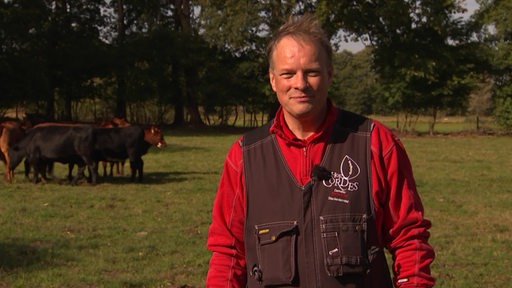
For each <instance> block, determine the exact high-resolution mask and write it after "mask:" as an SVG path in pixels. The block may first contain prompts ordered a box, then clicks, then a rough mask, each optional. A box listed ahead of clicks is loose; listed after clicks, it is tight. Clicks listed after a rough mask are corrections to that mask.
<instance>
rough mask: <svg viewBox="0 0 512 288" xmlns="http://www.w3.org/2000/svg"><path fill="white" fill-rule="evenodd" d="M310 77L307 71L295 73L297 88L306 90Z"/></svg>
mask: <svg viewBox="0 0 512 288" xmlns="http://www.w3.org/2000/svg"><path fill="white" fill-rule="evenodd" d="M308 85H309V83H308V78H307V76H306V74H305V73H302V72H299V73H297V74H295V88H296V89H300V90H304V89H306V87H308Z"/></svg>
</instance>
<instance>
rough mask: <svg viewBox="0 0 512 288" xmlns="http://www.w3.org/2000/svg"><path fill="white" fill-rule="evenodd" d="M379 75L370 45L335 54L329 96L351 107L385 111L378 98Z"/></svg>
mask: <svg viewBox="0 0 512 288" xmlns="http://www.w3.org/2000/svg"><path fill="white" fill-rule="evenodd" d="M377 91H378V79H377V75H376V74H375V73H374V72H373V70H372V65H371V48H365V49H363V50H362V51H360V52H358V53H355V54H354V53H351V52H349V51H343V52H340V53H336V54H335V56H334V76H333V83H332V85H331V88H330V91H329V96H330V97H331V98H332V99H333V100H334V101H335V102H336V103H337V104H339V105H342V106H343V107H344V108H345V109H348V110H350V111H354V112H358V113H362V114H371V113H374V112H375V109H377V110H378V111H380V112H382V111H383V108H381V107H378V105H377V103H376V102H375V101H376V98H377Z"/></svg>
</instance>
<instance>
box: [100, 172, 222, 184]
mask: <svg viewBox="0 0 512 288" xmlns="http://www.w3.org/2000/svg"><path fill="white" fill-rule="evenodd" d="M212 174H218V172H206V171H165V172H163V171H157V172H147V173H144V179H143V180H142V184H149V185H151V184H169V183H180V182H185V181H189V180H191V179H198V178H202V177H204V176H206V175H212ZM97 183H98V184H102V183H110V184H120V185H122V184H134V183H139V182H138V181H137V180H136V181H135V182H132V181H131V178H130V176H129V175H122V176H99V177H98V180H97Z"/></svg>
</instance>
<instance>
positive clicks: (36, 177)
mask: <svg viewBox="0 0 512 288" xmlns="http://www.w3.org/2000/svg"><path fill="white" fill-rule="evenodd" d="M30 165H31V166H32V170H34V176H33V179H32V183H34V184H37V182H39V169H41V163H40V161H31V164H30Z"/></svg>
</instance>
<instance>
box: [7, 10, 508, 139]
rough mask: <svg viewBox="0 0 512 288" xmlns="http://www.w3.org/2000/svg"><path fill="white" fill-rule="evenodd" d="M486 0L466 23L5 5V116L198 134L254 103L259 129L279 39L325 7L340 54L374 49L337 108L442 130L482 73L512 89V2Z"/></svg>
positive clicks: (442, 13) (432, 14)
mask: <svg viewBox="0 0 512 288" xmlns="http://www.w3.org/2000/svg"><path fill="white" fill-rule="evenodd" d="M480 4H481V7H482V9H481V12H480V14H478V15H479V17H478V18H475V19H472V21H463V20H462V19H461V17H460V15H459V14H457V13H460V12H461V11H462V10H463V7H461V6H460V1H458V0H437V1H432V0H408V1H401V0H400V1H398V0H391V1H390V0H372V1H368V0H355V1H354V0H287V1H266V0H259V1H234V0H227V1H219V0H163V1H135V0H111V1H107V0H31V1H27V0H10V1H0V41H1V44H0V45H1V46H0V49H1V50H0V52H1V54H0V94H1V97H2V101H1V102H0V105H1V106H2V107H0V109H7V108H12V107H23V108H24V109H25V110H31V111H35V112H42V113H43V114H45V115H47V116H48V117H49V118H58V119H68V120H71V119H77V118H80V117H82V116H83V114H84V112H83V111H82V110H85V113H87V114H88V115H94V118H96V117H100V118H105V117H109V115H110V116H112V115H117V116H126V117H128V118H130V119H131V120H132V121H137V122H150V121H151V122H172V123H173V124H175V125H194V126H197V125H202V124H203V122H206V123H208V124H210V125H213V124H215V125H231V124H232V123H234V122H235V121H233V119H238V117H239V112H240V109H239V107H243V109H242V111H243V112H244V113H247V114H248V115H251V116H250V118H251V120H250V121H248V123H249V125H254V121H253V120H254V117H255V116H254V115H257V114H261V113H265V114H266V115H267V117H266V119H268V118H270V117H272V116H273V113H274V112H275V109H276V108H277V102H276V99H275V95H274V93H273V92H272V91H271V89H270V87H269V84H268V63H267V59H266V55H265V48H266V43H267V41H268V39H269V37H270V36H271V31H272V30H273V29H275V28H276V27H278V26H279V25H280V24H281V23H282V22H283V21H285V20H286V18H287V17H289V16H290V15H292V14H303V13H313V14H315V15H316V16H317V17H318V18H319V19H320V20H321V22H322V24H323V26H324V28H325V30H326V31H327V32H328V34H329V36H330V37H331V40H332V43H333V44H334V46H335V47H340V45H339V44H341V43H342V41H345V40H347V39H358V40H362V41H363V42H364V43H366V44H367V45H368V48H366V49H364V50H363V51H361V52H358V53H352V52H348V51H338V52H337V53H336V55H335V64H336V66H335V73H334V81H333V86H332V87H331V90H330V95H331V97H332V98H333V99H334V101H335V102H337V103H338V104H340V105H342V106H344V107H345V108H347V109H350V110H353V111H356V112H360V113H365V114H369V113H399V112H401V113H406V114H428V115H431V116H432V118H433V119H434V121H432V123H435V117H436V115H437V112H438V111H439V110H443V111H448V112H450V113H465V112H466V108H467V107H468V103H469V102H468V96H469V95H470V92H471V91H472V90H473V89H475V87H481V86H482V85H481V83H480V82H481V81H480V80H479V79H492V81H493V83H494V84H495V89H494V90H493V91H494V92H493V93H494V94H495V95H496V97H498V98H500V99H505V98H507V97H509V96H508V95H510V93H509V90H511V89H510V88H509V87H508V85H510V84H509V83H510V81H509V79H510V63H511V57H510V55H511V54H512V53H511V52H510V42H509V41H510V31H509V29H510V28H509V27H511V25H509V24H510V23H509V21H510V20H509V18H510V17H504V16H506V15H508V14H507V13H504V14H503V12H502V11H508V12H510V4H509V1H499V0H496V1H491V0H482V1H480ZM506 9H509V10H506ZM458 15H459V16H458ZM481 27H495V31H493V30H491V29H487V30H483V31H485V32H486V33H483V32H482V30H481ZM491 32H492V33H491ZM478 33H479V34H478ZM482 39H485V40H486V41H487V42H486V43H490V44H489V45H487V46H485V45H484V44H483V43H484V42H483V40H482ZM489 63H491V64H492V65H489ZM500 103H502V102H500ZM503 103H505V102H503ZM433 128H434V126H433V124H432V127H431V129H432V130H433Z"/></svg>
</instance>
